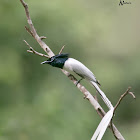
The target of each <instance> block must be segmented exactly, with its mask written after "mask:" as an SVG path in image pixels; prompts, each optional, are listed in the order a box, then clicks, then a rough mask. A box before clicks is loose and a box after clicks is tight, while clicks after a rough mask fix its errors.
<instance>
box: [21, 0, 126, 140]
mask: <svg viewBox="0 0 140 140" xmlns="http://www.w3.org/2000/svg"><path fill="white" fill-rule="evenodd" d="M20 2H21V3H22V5H23V6H24V9H25V12H26V17H27V22H28V24H29V27H30V29H29V30H28V29H26V30H28V32H29V33H30V34H31V35H32V36H33V37H34V39H35V40H36V41H37V42H38V43H39V45H40V46H41V48H42V49H43V50H44V51H45V52H46V53H47V54H48V56H49V57H52V56H53V55H54V53H53V52H52V51H51V49H50V48H49V47H48V46H47V45H46V44H45V43H44V42H43V41H42V37H39V35H38V34H37V32H36V29H35V28H34V25H33V23H32V20H31V18H30V14H29V10H28V5H27V4H26V3H25V2H24V0H20ZM61 50H63V47H62V49H61ZM61 52H62V51H60V52H59V53H61ZM62 72H63V73H64V74H65V75H66V76H67V77H68V78H69V79H70V80H71V81H72V82H73V83H74V84H76V83H77V79H76V78H75V77H74V76H73V75H71V74H70V73H68V72H67V71H65V70H63V69H62ZM77 88H78V89H79V90H80V91H81V92H82V93H83V94H84V96H85V98H86V99H87V100H89V102H90V103H91V105H92V106H93V107H94V108H95V110H96V111H97V113H98V114H99V116H100V117H103V116H104V115H105V111H104V110H103V109H102V107H101V106H100V105H99V103H98V102H97V101H96V99H95V98H94V97H93V96H92V95H91V94H90V92H89V91H88V90H87V89H86V88H85V87H84V86H83V85H81V83H79V84H78V85H77ZM113 130H114V132H115V137H116V138H117V139H119V140H124V138H123V136H122V135H121V133H120V132H119V131H118V130H117V128H116V127H115V126H114V125H113Z"/></svg>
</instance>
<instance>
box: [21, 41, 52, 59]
mask: <svg viewBox="0 0 140 140" xmlns="http://www.w3.org/2000/svg"><path fill="white" fill-rule="evenodd" d="M23 41H24V42H25V43H26V45H27V46H28V47H29V49H30V50H27V52H29V53H34V54H36V55H39V56H42V57H46V58H50V57H49V56H48V55H45V54H42V53H39V52H37V51H35V50H34V49H33V48H32V47H31V46H30V45H29V44H28V43H27V41H26V40H23Z"/></svg>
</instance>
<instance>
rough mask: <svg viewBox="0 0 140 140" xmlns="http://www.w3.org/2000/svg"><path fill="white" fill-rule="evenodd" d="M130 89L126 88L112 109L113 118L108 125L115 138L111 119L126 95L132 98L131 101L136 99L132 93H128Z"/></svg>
mask: <svg viewBox="0 0 140 140" xmlns="http://www.w3.org/2000/svg"><path fill="white" fill-rule="evenodd" d="M130 89H131V87H128V88H127V90H126V91H125V92H124V93H123V94H122V95H121V96H120V98H119V100H118V102H117V104H116V105H115V107H114V112H113V117H112V119H111V122H110V124H111V125H110V126H111V129H112V132H113V134H114V136H115V131H114V128H113V123H112V121H113V118H114V114H115V112H116V109H117V108H118V107H119V105H120V103H121V102H122V100H123V99H124V97H125V96H126V95H128V94H130V95H131V96H132V97H133V99H135V98H136V97H135V95H134V93H133V92H129V91H130ZM115 137H116V136H115Z"/></svg>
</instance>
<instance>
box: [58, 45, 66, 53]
mask: <svg viewBox="0 0 140 140" xmlns="http://www.w3.org/2000/svg"><path fill="white" fill-rule="evenodd" d="M64 47H65V45H64V46H63V47H62V48H61V50H60V52H59V54H61V53H62V51H63V50H64Z"/></svg>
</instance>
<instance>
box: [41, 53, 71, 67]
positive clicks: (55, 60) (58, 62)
mask: <svg viewBox="0 0 140 140" xmlns="http://www.w3.org/2000/svg"><path fill="white" fill-rule="evenodd" d="M68 58H69V54H67V53H65V54H58V55H55V56H52V57H51V58H49V59H48V60H47V61H44V62H42V63H41V64H50V65H51V66H53V67H58V68H63V66H64V63H65V61H66V60H67V59H68Z"/></svg>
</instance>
